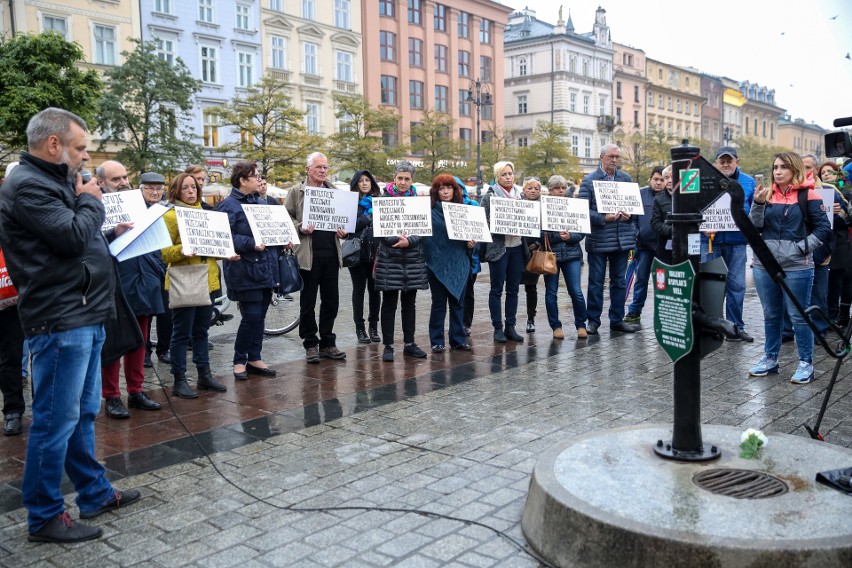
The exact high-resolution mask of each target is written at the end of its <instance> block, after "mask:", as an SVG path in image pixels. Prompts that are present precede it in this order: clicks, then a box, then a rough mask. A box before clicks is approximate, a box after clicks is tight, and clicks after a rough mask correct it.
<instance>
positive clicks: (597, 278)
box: [587, 250, 630, 325]
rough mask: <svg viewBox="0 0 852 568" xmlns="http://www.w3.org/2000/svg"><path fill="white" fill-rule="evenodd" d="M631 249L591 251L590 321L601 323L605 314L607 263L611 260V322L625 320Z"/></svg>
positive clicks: (615, 322)
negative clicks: (628, 265) (626, 275)
mask: <svg viewBox="0 0 852 568" xmlns="http://www.w3.org/2000/svg"><path fill="white" fill-rule="evenodd" d="M629 254H630V253H629V251H626V250H625V251H614V252H590V253H589V254H588V258H589V293H588V296H589V301H588V304H587V306H588V309H587V313H588V316H589V323H594V324H596V325H600V324H601V314H603V290H604V278H605V277H606V265H607V261H609V324H610V325H615V324H617V323H620V322H621V321H623V320H624V302H625V300H626V296H627V283H626V282H625V281H624V274H625V273H626V272H627V258H628V256H629Z"/></svg>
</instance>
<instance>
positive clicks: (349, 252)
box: [340, 237, 363, 268]
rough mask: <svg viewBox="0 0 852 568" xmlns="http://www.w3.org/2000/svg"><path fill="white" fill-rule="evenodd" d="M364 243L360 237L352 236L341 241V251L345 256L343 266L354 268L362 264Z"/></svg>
mask: <svg viewBox="0 0 852 568" xmlns="http://www.w3.org/2000/svg"><path fill="white" fill-rule="evenodd" d="M362 245H363V243H362V241H361V239H360V237H352V238H349V239H346V240H345V241H343V242H342V243H340V251H341V254H342V256H343V266H345V267H346V268H352V267H353V266H358V265H359V264H361V246H362Z"/></svg>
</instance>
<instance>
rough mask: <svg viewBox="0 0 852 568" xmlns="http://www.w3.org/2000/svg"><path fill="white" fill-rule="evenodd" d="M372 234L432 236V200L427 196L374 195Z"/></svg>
mask: <svg viewBox="0 0 852 568" xmlns="http://www.w3.org/2000/svg"><path fill="white" fill-rule="evenodd" d="M373 234H374V235H375V236H376V237H396V236H398V235H402V234H406V235H419V236H421V237H431V236H432V200H431V199H429V198H428V197H425V196H424V197H374V198H373Z"/></svg>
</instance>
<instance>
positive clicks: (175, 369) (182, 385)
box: [160, 174, 228, 398]
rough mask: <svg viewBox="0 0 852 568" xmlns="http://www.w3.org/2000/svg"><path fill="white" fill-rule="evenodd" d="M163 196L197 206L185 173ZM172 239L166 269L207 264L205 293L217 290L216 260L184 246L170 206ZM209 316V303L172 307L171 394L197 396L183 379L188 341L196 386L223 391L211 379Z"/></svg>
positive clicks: (194, 189) (168, 219) (190, 179)
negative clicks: (172, 385) (196, 374)
mask: <svg viewBox="0 0 852 568" xmlns="http://www.w3.org/2000/svg"><path fill="white" fill-rule="evenodd" d="M166 199H167V200H168V202H169V203H171V204H173V205H174V206H175V207H191V208H193V209H199V210H200V209H201V191H200V189H199V187H198V185H197V183H196V181H195V178H193V177H192V176H191V175H189V174H180V175H178V176H177V177H175V178H174V179H173V180H172V183H171V184H170V185H169V191H168V193H167V194H166ZM163 219H165V221H166V226H167V227H168V229H169V236H170V237H171V238H172V246H170V247H166V248H164V249H162V250H161V251H160V252H161V253H162V255H163V262H164V263H166V264H167V265H168V266H169V268H171V267H172V266H184V265H188V264H207V268H208V272H207V292H208V293H210V294H213V292H215V291H217V290H219V288H220V286H219V265H217V264H216V259H215V258H211V257H206V256H198V255H197V254H195V253H194V252H192V251H191V250H187V249H185V248H184V246H183V244H182V243H181V240H180V232H179V231H178V224H177V214H176V213H175V211H174V209H171V210H169V211H167V212H166V214H165V215H164V216H163ZM168 289H169V274H168V270H167V271H166V290H168ZM212 317H213V305H212V303H211V304H210V305H207V306H195V307H188V308H175V309H173V310H172V327H173V330H172V341H171V344H170V345H169V351H170V353H171V358H172V375H173V376H174V388H173V389H172V394H174V396H177V397H180V398H197V397H198V393H197V392H195V391H194V390H192V389H191V388H190V387H189V383H188V382H187V380H186V351H187V348H188V347H189V345H190V343H192V361H193V363H195V367H196V369H197V370H198V388H200V389H204V390H213V391H217V392H225V391H226V390H228V389H227V388H226V387H225V385H223V384H221V383H219V382H217V381H216V380H214V379H213V375H212V374H211V373H210V354H209V351H208V348H209V344H208V341H207V330H208V329H209V327H210V320H211V318H212Z"/></svg>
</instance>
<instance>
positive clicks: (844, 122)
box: [834, 116, 852, 128]
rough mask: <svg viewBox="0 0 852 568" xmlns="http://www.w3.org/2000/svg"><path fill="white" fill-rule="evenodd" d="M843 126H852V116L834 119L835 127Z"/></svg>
mask: <svg viewBox="0 0 852 568" xmlns="http://www.w3.org/2000/svg"><path fill="white" fill-rule="evenodd" d="M843 126H852V116H847V117H845V118H835V119H834V127H835V128H841V127H843Z"/></svg>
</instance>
